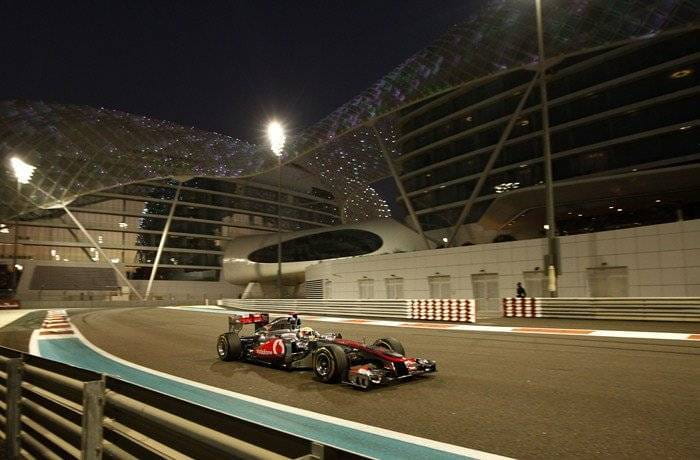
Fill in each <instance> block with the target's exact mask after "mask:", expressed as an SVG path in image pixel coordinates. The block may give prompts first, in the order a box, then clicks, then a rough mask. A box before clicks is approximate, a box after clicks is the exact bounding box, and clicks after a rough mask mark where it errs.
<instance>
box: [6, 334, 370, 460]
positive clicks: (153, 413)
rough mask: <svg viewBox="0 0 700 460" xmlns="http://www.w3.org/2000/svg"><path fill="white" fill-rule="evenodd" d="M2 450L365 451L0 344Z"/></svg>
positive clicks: (69, 453) (174, 454) (58, 453)
mask: <svg viewBox="0 0 700 460" xmlns="http://www.w3.org/2000/svg"><path fill="white" fill-rule="evenodd" d="M0 396H1V399H2V400H1V401H0V427H1V428H2V429H1V430H0V444H1V445H2V449H3V453H4V456H3V458H8V459H17V458H47V459H65V458H79V459H88V460H94V459H100V458H102V457H103V456H104V457H105V458H118V459H137V458H154V457H158V458H241V459H272V460H275V459H289V458H296V459H306V460H312V459H323V458H324V457H325V458H341V457H342V458H363V457H360V456H357V455H355V454H352V453H350V452H346V451H343V450H340V449H337V448H335V447H330V446H325V445H322V444H319V443H316V442H312V441H309V440H307V439H304V438H301V437H299V436H295V435H292V434H288V433H284V432H280V431H276V430H274V429H272V428H269V427H265V426H261V425H257V424H255V423H253V422H248V421H245V420H242V419H238V418H236V417H233V416H229V415H226V414H223V413H220V412H216V411H213V410H210V409H207V408H204V407H202V406H199V405H195V404H191V403H189V402H186V401H183V400H179V399H177V398H173V397H170V396H167V395H164V394H161V393H157V392H155V391H151V390H148V389H145V388H143V387H139V386H137V385H133V384H130V383H127V382H124V381H122V380H119V379H116V378H113V377H109V376H105V375H102V374H97V373H94V372H90V371H86V370H83V369H79V368H75V367H72V366H68V365H65V364H62V363H58V362H55V361H50V360H46V359H43V358H39V357H37V356H32V355H28V354H24V353H21V352H18V351H15V350H12V349H9V348H3V347H0Z"/></svg>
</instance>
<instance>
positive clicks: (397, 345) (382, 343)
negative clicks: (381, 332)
mask: <svg viewBox="0 0 700 460" xmlns="http://www.w3.org/2000/svg"><path fill="white" fill-rule="evenodd" d="M374 346H375V347H382V348H386V349H387V350H390V351H393V352H395V353H398V354H400V355H401V356H406V350H404V348H403V345H401V342H399V341H398V340H397V339H395V338H393V337H382V338H381V339H377V340H376V341H375V342H374Z"/></svg>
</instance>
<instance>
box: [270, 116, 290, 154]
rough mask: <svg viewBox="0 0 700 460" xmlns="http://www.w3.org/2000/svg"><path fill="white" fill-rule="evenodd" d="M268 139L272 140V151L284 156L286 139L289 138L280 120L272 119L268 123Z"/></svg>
mask: <svg viewBox="0 0 700 460" xmlns="http://www.w3.org/2000/svg"><path fill="white" fill-rule="evenodd" d="M267 139H268V140H269V141H270V149H271V150H272V152H273V153H274V154H275V155H277V156H278V157H279V156H282V149H284V141H285V140H286V139H287V138H286V136H285V135H284V126H282V124H281V123H280V122H278V121H271V122H270V123H268V125H267Z"/></svg>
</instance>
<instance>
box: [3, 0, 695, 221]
mask: <svg viewBox="0 0 700 460" xmlns="http://www.w3.org/2000/svg"><path fill="white" fill-rule="evenodd" d="M543 3H544V12H543V16H544V29H545V49H546V54H547V56H548V57H550V58H554V57H556V56H562V55H567V54H572V53H576V52H579V51H581V50H584V49H591V48H595V47H598V46H602V45H606V44H611V43H615V42H620V41H624V40H629V39H631V38H639V39H644V38H648V37H651V36H654V35H655V34H658V33H660V32H662V31H666V30H669V29H677V28H684V27H691V26H693V27H694V26H697V23H698V17H699V12H700V2H699V1H698V0H615V1H610V0H576V1H558V0H557V1H545V2H543ZM535 25H536V23H535V11H534V1H530V0H509V1H506V0H492V1H489V2H487V3H485V4H484V6H483V7H482V9H481V10H480V11H478V12H476V13H475V14H474V15H473V16H472V17H470V18H468V19H467V20H466V21H464V22H462V23H460V24H458V25H456V26H454V27H453V28H452V30H450V31H448V33H447V34H446V35H444V36H443V37H442V38H441V39H439V40H438V41H437V42H436V43H435V44H433V45H432V46H430V47H428V48H426V49H425V50H423V51H421V52H419V53H418V54H416V55H415V56H413V57H411V58H410V59H408V60H407V61H406V62H404V63H403V64H401V65H400V66H399V67H397V68H396V69H395V70H394V71H392V72H391V73H390V74H388V75H387V76H386V77H384V78H383V79H381V80H380V81H379V82H377V83H376V84H374V85H373V86H372V87H370V88H369V89H368V90H366V91H365V92H363V93H362V94H360V95H359V96H357V97H355V98H354V99H352V100H351V101H350V102H348V103H346V104H345V105H343V106H342V107H340V108H338V109H337V110H336V111H334V112H333V113H331V114H330V115H329V116H328V117H326V118H325V119H323V120H321V121H320V122H319V123H317V124H315V125H313V126H311V127H310V128H309V129H307V130H305V131H303V132H302V133H300V134H299V135H297V136H295V137H294V138H293V139H291V141H290V142H289V145H288V147H287V149H286V151H287V153H286V155H285V157H284V159H283V161H285V162H294V163H295V164H296V165H298V166H300V167H302V168H304V169H306V170H308V171H311V172H312V173H315V174H318V175H319V176H320V177H322V178H323V179H324V180H325V181H326V183H328V184H329V187H330V188H331V189H332V190H333V191H334V192H335V193H336V195H337V196H339V197H341V198H343V199H345V200H347V203H346V211H345V212H346V217H347V219H348V220H349V221H356V220H363V219H367V218H372V217H376V216H378V215H383V214H385V213H386V212H387V209H386V203H384V202H383V201H382V200H381V198H379V196H378V195H377V194H376V192H375V191H374V190H373V189H372V188H371V187H370V186H369V185H368V184H371V183H372V182H374V181H376V180H378V179H381V178H384V177H387V176H388V175H390V173H389V169H388V167H387V164H386V162H385V160H384V158H383V156H382V154H381V150H380V145H379V144H378V142H377V136H375V132H374V130H373V129H372V127H371V126H370V124H374V125H375V127H376V129H377V133H378V134H379V137H381V138H382V139H383V143H384V145H385V146H387V149H388V154H389V155H390V156H396V155H399V154H400V152H398V151H396V149H395V148H393V147H392V146H393V145H395V144H394V142H395V139H396V137H397V135H396V122H397V120H398V116H399V111H400V110H401V109H402V108H405V107H407V106H409V105H411V104H413V103H416V102H419V101H421V100H425V99H428V98H431V97H436V96H439V95H440V94H442V93H445V92H447V91H449V90H451V89H454V88H456V87H459V86H462V85H465V84H469V83H470V82H474V81H477V80H480V79H483V78H488V77H491V76H494V75H497V74H500V73H503V72H506V71H509V70H512V69H516V68H520V67H523V66H531V65H533V64H534V63H536V62H537V48H536V46H537V45H536V43H537V41H536V28H535ZM13 155H17V156H20V157H21V158H22V159H24V160H25V161H26V162H28V163H31V164H33V165H35V166H37V170H36V173H35V174H34V177H33V178H32V180H31V183H30V184H28V185H25V186H23V187H21V189H20V191H19V193H18V190H17V187H16V185H15V183H14V179H13V178H12V177H11V176H10V177H7V179H6V180H4V181H2V186H0V199H2V202H3V203H4V204H5V206H3V207H2V208H0V219H3V218H9V217H12V216H14V215H17V214H19V213H21V212H24V211H30V210H32V209H37V208H47V207H51V206H54V205H56V204H57V203H61V202H69V201H71V200H73V199H75V198H76V197H77V196H80V195H83V194H88V193H91V192H95V191H97V190H101V189H105V188H109V187H113V186H117V185H122V184H126V183H131V182H137V181H141V180H145V179H152V178H157V177H170V176H213V177H245V176H252V175H256V174H259V173H262V172H264V171H267V170H269V169H271V168H273V167H274V166H275V164H276V158H274V157H273V156H272V155H270V153H269V152H268V149H267V147H264V148H263V147H256V146H255V145H253V144H250V143H248V142H244V141H240V140H237V139H234V138H231V137H229V136H225V135H221V134H216V133H209V132H204V131H200V130H197V129H194V128H187V127H183V126H179V125H176V124H173V123H169V122H165V121H160V120H154V119H149V118H146V117H142V116H136V115H131V114H127V113H124V112H118V111H111V110H106V109H102V108H100V109H95V108H90V107H78V106H66V105H60V104H49V103H43V102H22V101H6V102H2V103H0V158H1V159H2V161H3V164H5V165H7V164H8V161H9V158H10V157H12V156H13ZM3 169H5V171H6V174H8V175H10V174H11V173H10V171H9V167H7V166H6V167H5V168H3Z"/></svg>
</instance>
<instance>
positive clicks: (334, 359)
mask: <svg viewBox="0 0 700 460" xmlns="http://www.w3.org/2000/svg"><path fill="white" fill-rule="evenodd" d="M312 365H313V369H314V375H315V376H316V378H317V379H319V380H320V381H321V382H323V383H337V382H340V381H341V380H342V379H343V377H345V375H346V374H347V372H348V357H347V356H346V355H345V351H344V350H343V348H342V347H340V346H338V345H334V344H329V345H326V346H324V347H321V348H319V349H318V350H316V351H315V352H314V355H313V364H312Z"/></svg>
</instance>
